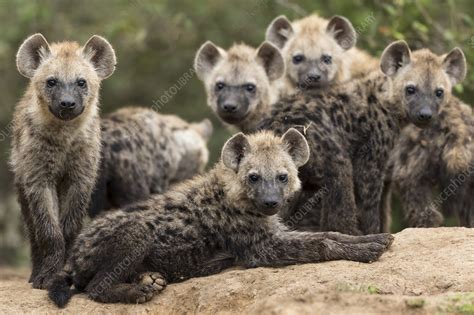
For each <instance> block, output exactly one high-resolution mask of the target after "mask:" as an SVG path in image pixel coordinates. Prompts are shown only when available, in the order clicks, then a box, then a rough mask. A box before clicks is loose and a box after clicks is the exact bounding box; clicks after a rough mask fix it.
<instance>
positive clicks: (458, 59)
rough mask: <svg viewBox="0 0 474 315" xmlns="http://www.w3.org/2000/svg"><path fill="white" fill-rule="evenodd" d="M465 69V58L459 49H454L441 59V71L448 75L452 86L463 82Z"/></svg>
mask: <svg viewBox="0 0 474 315" xmlns="http://www.w3.org/2000/svg"><path fill="white" fill-rule="evenodd" d="M466 68H467V66H466V57H465V56H464V53H463V52H462V50H461V48H458V47H456V48H454V49H453V50H451V51H450V52H449V53H448V54H447V55H446V56H445V57H444V59H443V70H444V72H446V74H447V75H448V77H449V79H450V80H451V83H452V85H456V84H458V83H459V82H461V81H462V80H464V78H465V77H466V71H467V70H466Z"/></svg>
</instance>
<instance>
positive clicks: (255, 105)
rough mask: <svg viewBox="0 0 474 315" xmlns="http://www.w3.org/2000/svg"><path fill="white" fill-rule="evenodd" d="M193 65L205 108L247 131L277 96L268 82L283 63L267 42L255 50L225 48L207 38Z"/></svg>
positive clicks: (278, 52) (278, 76)
mask: <svg viewBox="0 0 474 315" xmlns="http://www.w3.org/2000/svg"><path fill="white" fill-rule="evenodd" d="M194 68H195V69H196V74H197V76H198V77H199V79H200V80H201V81H203V82H204V86H205V89H206V92H207V103H208V105H209V107H211V109H212V110H213V111H214V112H215V113H216V114H217V115H218V117H219V118H220V119H221V120H222V121H224V122H225V123H226V124H229V125H234V126H236V127H237V128H238V129H239V130H241V131H243V132H251V131H254V130H255V129H256V124H257V123H258V122H259V121H260V119H261V116H262V115H263V114H265V113H268V112H269V111H270V106H271V104H272V103H273V102H274V101H276V99H277V97H278V95H277V94H275V93H276V92H277V90H276V88H274V87H273V86H272V85H273V84H274V82H275V80H277V79H279V78H280V77H281V76H282V75H283V73H284V72H285V63H284V61H283V57H282V55H281V53H280V51H279V50H278V48H276V47H275V46H273V45H272V44H270V43H269V42H264V43H263V44H262V45H260V47H259V48H257V49H255V48H252V47H249V46H247V45H244V44H240V45H233V46H232V47H231V48H229V50H227V51H225V50H224V49H222V48H220V47H218V46H216V45H214V44H213V43H211V42H209V41H208V42H206V43H205V44H203V45H202V46H201V48H200V49H199V50H198V52H197V53H196V58H195V62H194Z"/></svg>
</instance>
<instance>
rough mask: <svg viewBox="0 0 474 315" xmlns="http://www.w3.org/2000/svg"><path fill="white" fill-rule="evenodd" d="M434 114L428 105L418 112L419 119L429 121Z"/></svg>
mask: <svg viewBox="0 0 474 315" xmlns="http://www.w3.org/2000/svg"><path fill="white" fill-rule="evenodd" d="M432 116H433V112H432V111H431V109H430V108H428V107H423V108H422V109H420V111H419V112H418V120H420V121H428V120H430V119H431V117H432Z"/></svg>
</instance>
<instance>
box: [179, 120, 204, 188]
mask: <svg viewBox="0 0 474 315" xmlns="http://www.w3.org/2000/svg"><path fill="white" fill-rule="evenodd" d="M212 133H213V127H212V123H211V121H210V120H209V119H204V120H203V121H201V122H198V123H190V124H189V125H188V128H184V129H183V128H181V129H179V128H176V130H175V131H174V132H173V137H174V140H175V143H176V145H177V147H176V150H178V151H180V155H181V158H180V159H179V165H178V167H177V172H176V174H175V176H173V182H178V181H182V180H185V179H188V178H191V177H192V176H194V175H196V174H199V173H202V172H203V171H204V169H205V168H206V165H207V162H208V161H209V149H208V148H207V142H208V141H209V139H210V138H211V136H212Z"/></svg>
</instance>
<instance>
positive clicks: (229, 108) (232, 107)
mask: <svg viewBox="0 0 474 315" xmlns="http://www.w3.org/2000/svg"><path fill="white" fill-rule="evenodd" d="M222 108H223V109H224V111H225V112H227V113H234V112H236V111H237V105H235V104H231V103H226V104H224V105H222Z"/></svg>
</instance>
